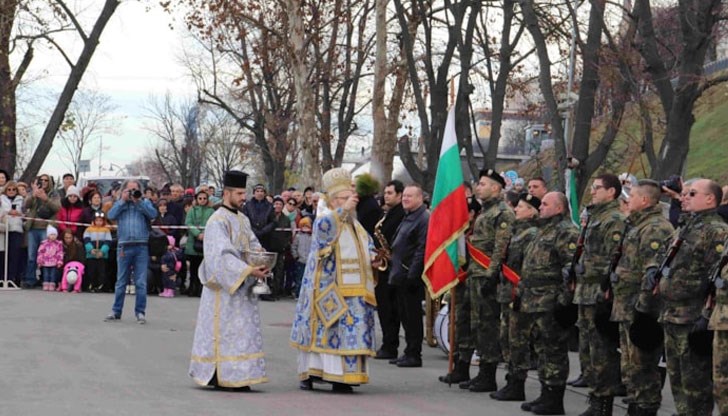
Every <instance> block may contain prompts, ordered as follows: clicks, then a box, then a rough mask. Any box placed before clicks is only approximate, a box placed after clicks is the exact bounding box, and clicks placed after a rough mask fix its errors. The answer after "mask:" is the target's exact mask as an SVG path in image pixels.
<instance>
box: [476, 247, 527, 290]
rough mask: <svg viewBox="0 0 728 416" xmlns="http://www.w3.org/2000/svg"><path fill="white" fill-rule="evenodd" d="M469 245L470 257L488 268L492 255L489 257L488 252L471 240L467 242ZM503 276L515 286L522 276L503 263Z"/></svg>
mask: <svg viewBox="0 0 728 416" xmlns="http://www.w3.org/2000/svg"><path fill="white" fill-rule="evenodd" d="M467 246H468V252H469V253H470V258H471V259H472V260H473V261H474V262H476V263H478V264H479V265H480V266H482V267H483V268H484V269H487V268H489V267H490V257H488V255H487V254H485V253H483V252H482V251H480V250H478V249H477V248H476V247H475V246H474V245H472V244H471V243H470V241H468V242H467ZM502 268H503V276H504V277H505V278H506V279H508V281H509V282H511V284H512V285H513V286H517V285H518V282H519V281H520V280H521V277H520V276H518V273H516V272H515V271H514V270H513V269H511V268H510V267H508V266H507V265H505V264H504V265H503V266H502Z"/></svg>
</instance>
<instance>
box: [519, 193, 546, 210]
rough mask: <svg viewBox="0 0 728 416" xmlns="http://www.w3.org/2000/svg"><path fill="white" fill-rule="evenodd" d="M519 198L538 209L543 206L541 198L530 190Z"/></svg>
mask: <svg viewBox="0 0 728 416" xmlns="http://www.w3.org/2000/svg"><path fill="white" fill-rule="evenodd" d="M518 200H519V201H523V202H525V203H527V204H528V205H530V206H532V207H534V208H536V209H537V210H538V208H539V207H540V206H541V200H540V199H538V198H536V197H535V196H533V195H531V194H529V193H528V192H523V193H521V195H520V196H519V197H518Z"/></svg>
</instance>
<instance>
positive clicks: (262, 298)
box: [258, 295, 276, 302]
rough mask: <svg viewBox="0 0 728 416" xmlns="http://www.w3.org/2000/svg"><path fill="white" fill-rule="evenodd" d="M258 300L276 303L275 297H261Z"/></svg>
mask: <svg viewBox="0 0 728 416" xmlns="http://www.w3.org/2000/svg"><path fill="white" fill-rule="evenodd" d="M258 299H260V300H262V301H264V302H275V301H276V298H275V297H273V295H260V296H259V297H258Z"/></svg>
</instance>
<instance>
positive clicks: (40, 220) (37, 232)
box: [21, 174, 60, 289]
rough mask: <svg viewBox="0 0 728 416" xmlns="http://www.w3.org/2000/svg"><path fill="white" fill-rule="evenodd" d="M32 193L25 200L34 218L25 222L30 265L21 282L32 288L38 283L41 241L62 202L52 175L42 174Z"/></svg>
mask: <svg viewBox="0 0 728 416" xmlns="http://www.w3.org/2000/svg"><path fill="white" fill-rule="evenodd" d="M31 185H32V187H33V191H32V194H31V196H30V197H29V198H27V199H26V200H25V212H26V213H27V215H28V217H31V218H33V219H31V220H28V221H27V222H26V223H25V229H26V230H27V236H28V267H27V269H26V274H25V280H24V281H23V283H22V284H21V287H23V288H24V289H32V288H33V287H35V285H36V283H37V279H36V271H37V268H38V267H37V264H36V257H37V256H38V247H39V246H40V243H41V241H43V240H45V238H46V227H47V226H48V220H50V219H51V218H53V217H54V216H55V215H56V213H57V212H58V210H59V209H60V204H59V201H58V198H57V195H55V193H54V192H53V191H52V189H53V186H52V183H51V177H50V176H48V175H46V174H42V175H40V176H38V178H37V179H36V180H35V181H34V182H33V183H32V184H31Z"/></svg>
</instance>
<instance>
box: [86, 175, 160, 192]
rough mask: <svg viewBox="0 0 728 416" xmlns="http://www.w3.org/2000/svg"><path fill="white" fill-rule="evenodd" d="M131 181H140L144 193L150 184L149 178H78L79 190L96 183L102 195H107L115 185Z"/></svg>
mask: <svg viewBox="0 0 728 416" xmlns="http://www.w3.org/2000/svg"><path fill="white" fill-rule="evenodd" d="M130 179H133V180H135V181H139V185H140V186H141V188H142V189H141V191H142V192H144V188H146V187H147V184H149V177H148V176H86V177H81V178H78V188H79V189H83V188H84V187H85V186H88V185H90V184H92V183H95V184H96V188H97V189H98V190H99V192H100V193H101V195H106V193H107V192H109V190H111V188H112V187H113V186H114V184H117V183H118V184H119V185H121V184H122V183H124V181H127V180H130Z"/></svg>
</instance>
